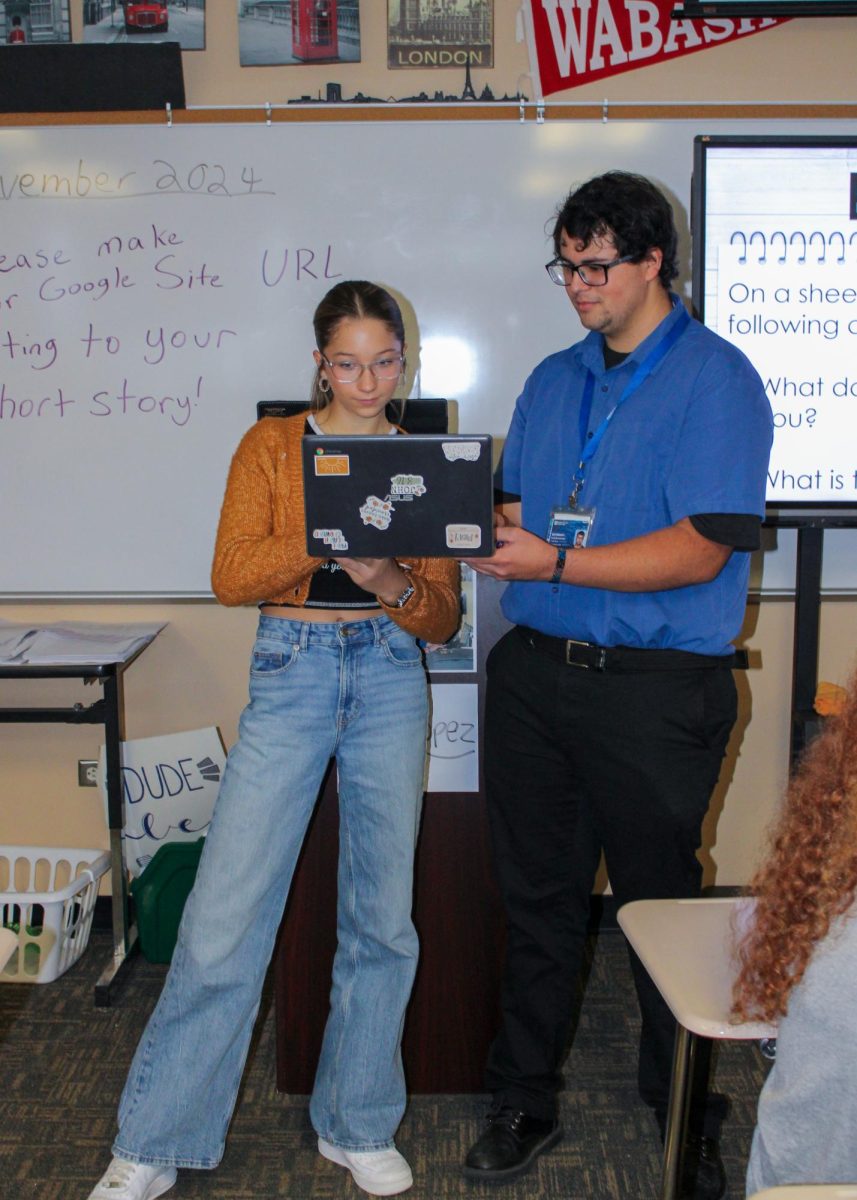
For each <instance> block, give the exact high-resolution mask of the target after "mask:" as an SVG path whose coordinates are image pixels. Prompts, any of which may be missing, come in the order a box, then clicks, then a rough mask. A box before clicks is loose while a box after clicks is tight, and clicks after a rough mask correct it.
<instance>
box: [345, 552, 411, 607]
mask: <svg viewBox="0 0 857 1200" xmlns="http://www.w3.org/2000/svg"><path fill="white" fill-rule="evenodd" d="M335 561H336V562H338V563H339V565H340V566H341V567H342V569H343V571H347V572H348V574H349V575H350V576H351V578H352V579H353V580H354V582H355V583H356V584H357V586H358V587H360V588H363V590H364V591H365V592H371V594H372V595H373V596H377V597H378V599H379V600H383V602H384V603H385V604H393V603H394V602H395V600H396V598H397V597H398V596H401V594H402V592H403V591H404V590H405V588H406V587H407V586H408V576H407V574H406V572H405V571H403V570H402V568H401V567H400V566H399V564H398V563H397V562H396V560H395V559H394V558H336V560H335Z"/></svg>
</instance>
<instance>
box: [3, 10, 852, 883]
mask: <svg viewBox="0 0 857 1200" xmlns="http://www.w3.org/2000/svg"><path fill="white" fill-rule="evenodd" d="M517 7H518V5H517V0H495V11H496V62H497V67H496V68H495V70H494V71H493V72H485V73H484V74H485V76H486V78H485V79H483V78H481V77H480V78H477V79H475V80H474V82H475V85H476V88H477V91H478V90H479V89H480V88H481V87H482V85H483V83H485V82H488V83H490V85H491V87H492V88H493V89H494V91H495V93H497V94H501V93H502V92H503V91H505V90H508V91H510V92H514V91H515V90H516V88H517V86H518V80H519V77H520V76H521V75H522V74H525V73H526V71H527V62H526V53H525V50H524V47H523V46H521V45H518V44H516V43H515V40H514V36H515V21H514V14H515V12H516V10H517ZM234 8H235V6H234V5H233V4H231V3H229V0H209V4H208V9H209V15H208V49H207V50H206V51H204V52H194V53H186V54H185V55H184V62H185V76H186V83H187V92H188V101H189V103H191V104H193V105H213V104H226V105H236V104H254V103H262V102H264V101H266V100H270V101H271V102H273V103H282V102H284V101H285V100H287V99H289V98H290V97H293V96H296V95H300V94H302V93H304V92H308V91H310V92H311V91H313V90H317V89H318V88H319V87H322V88H323V86H324V84H325V83H326V81H327V80H328V79H329V78H331V77H333V78H336V79H337V80H339V81H340V82H342V83H343V85H344V90H345V94H346V95H347V94H349V92H350V89H352V88H353V89H354V90H357V89H358V88H360V89H362V90H364V91H365V92H367V93H370V92H373V91H376V90H377V91H378V93H379V94H382V95H386V94H397V95H404V94H410V93H413V92H416V91H418V90H419V89H420V88H426V89H430V90H432V91H433V90H434V88H435V87H442V88H443V89H445V90H456V91H458V90H460V86H461V82H462V81H461V79H460V78H459V76H460V72H437V73H434V72H432V73H420V72H386V71H385V70H384V69H383V64H384V61H385V40H384V27H383V21H382V20H381V19H380V14H382V13H383V11H384V9H385V6H384V5H383V4H382V3H381V2H380V0H378V3H377V4H376V3H374V2H373V3H372V4H371V5H369V4H366V3H364V4H363V5H362V8H363V12H364V15H363V30H362V32H363V53H364V63H363V64H360V65H357V66H349V67H347V68H346V67H337V68H336V70H335V75H333V76H332V75H331V71H332V69H331V68H330V67H303V66H301V67H282V68H274V67H269V68H255V69H244V70H242V69H241V68H239V66H238V50H237V35H236V32H235V13H234ZM367 10H371V12H372V13H373V14H378V19H377V20H371V19H369V17H367V16H366V12H367ZM72 14H73V18H74V22H75V25H74V28H75V36H76V37H79V36H80V30H81V5H80V3H79V0H75V2H74V3H73V5H72ZM854 37H855V26H854V25H853V24H852V23H851V22H848V21H844V20H835V19H832V20H827V21H821V20H819V21H814V22H813V21H809V20H798V21H794V22H792V23H791V24H789V25H787V26H784V27H782V28H781V29H778V30H774V31H772V32H768V33H764V34H761V35H758V36H754V37H751V38H748V39H746V40H745V41H744V42H742V43H741V44H739V45H736V46H734V47H729V46H727V47H720V48H716V49H712V50H710V51H706V52H704V53H703V54H701V55H694V56H690V57H688V58H686V59H684V60H683V61H682V62H678V63H673V64H670V65H668V66H664V67H660V68H652V69H650V70H640V71H634V72H630V73H628V74H626V75H623V76H619V77H618V78H617V80H616V81H615V82H611V83H610V85H609V87H607V86H605V85H603V84H602V85H599V86H598V87H597V88H595V89H588V91H587V92H583V91H581V92H571V93H567V94H566V96H565V98H567V99H574V100H576V99H584V98H589V99H592V98H593V97H595V94H596V93H597V97H596V98H598V99H599V100H600V99H601V98H603V97H604V96H605V95H606V96H609V97H611V98H617V99H618V98H622V99H635V100H648V101H656V100H665V99H675V100H711V101H714V100H720V99H747V100H754V101H758V102H764V101H772V100H802V101H804V102H809V101H819V100H848V101H850V100H851V99H852V98H853V52H852V51H853V45H854ZM821 63H823V64H824V69H823V70H820V69H819V64H821ZM489 76H490V77H489ZM381 89H383V90H381ZM851 128H853V126H852V127H851ZM7 516H8V514H7ZM0 616H2V617H5V618H7V619H11V620H32V619H33V618H34V616H35V618H36V619H37V620H44V621H49V620H55V619H60V618H67V619H75V618H76V619H86V620H107V621H109V620H117V621H125V620H134V619H142V620H152V619H163V620H165V621H167V622H168V627H167V628H166V630H165V631H164V632H163V633H162V634H161V636H160V637H159V638H158V639H157V641H156V642H155V644H154V645H153V646H152V647H150V648H149V649H148V650H147V651H146V653H145V654H144V655H143V657H142V658H141V659H140V661H139V662H138V663H137V664H135V665H134V666H133V667H132V668H131V670H130V671H129V673H128V676H127V681H126V715H127V734H128V736H129V737H144V736H151V735H155V734H160V733H168V732H173V731H177V730H182V729H192V728H197V727H201V726H206V725H212V724H213V725H218V726H219V727H220V729H221V731H222V733H223V736H224V739H225V741H226V743H227V745H230V744H231V743H232V741H233V740H234V738H235V732H236V724H237V718H238V714H239V712H240V709H241V706H242V704H243V702H244V697H245V695H246V677H247V653H248V650H249V647H250V644H251V641H252V636H253V629H254V624H255V613H254V611H253V610H239V611H235V610H224V609H221V608H219V607H218V606H217V605H215V604H214V603H191V602H186V603H163V604H160V603H149V604H121V605H120V604H87V605H80V604H68V605H50V604H38V605H35V606H32V607H28V606H26V605H21V604H5V605H0ZM855 618H857V601H855V600H848V601H845V600H842V601H833V600H831V601H829V602H827V603H825V604H824V606H823V609H822V640H821V654H820V672H819V673H820V677H821V678H825V679H829V680H831V681H833V682H839V683H843V682H844V681H845V678H846V676H847V674H848V671H849V669H850V667H851V665H852V663H853V661H854V657H855V636H854V630H855ZM792 621H793V606H792V604H791V603H789V602H787V601H781V600H766V601H764V602H763V603H761V604H754V605H751V607H750V608H749V610H748V616H747V623H746V627H745V640H746V643H747V644H748V645H749V646H750V647H751V648H752V649H753V651H754V652H755V653H754V661H755V662H756V663H757V664H758V663H759V662H760V664H761V665H760V666H759V665H757V666H756V667H755V668H754V669H752V670H751V671H749V672H748V673H747V674H746V675H742V676H741V677H740V686H741V690H742V715H741V721H740V723H739V729H738V730H737V731H736V734H735V737H734V738H733V743H732V747H731V753H730V758H729V762H728V765H727V769H726V771H725V772H724V781H723V786H722V787H721V789H720V790H719V792H718V796H717V798H716V801H715V804H714V805H713V807H712V813H711V816H710V819H709V821H708V825H707V829H706V850H705V858H706V877H707V882H715V881H716V882H718V883H721V884H731V883H740V882H743V881H744V880H745V879H746V878H747V875H748V873H749V871H750V869H751V867H752V863H753V861H754V859H755V857H756V854H757V851H758V847H759V844H760V839H761V836H762V830H763V828H764V826H765V824H766V822H767V821H768V819H769V816H770V814H771V812H772V811H773V810H774V808H775V806H776V802H777V798H778V796H779V794H780V792H781V789H782V785H783V782H784V779H785V775H786V770H787V757H788V732H789V703H790V693H791V677H790V676H791V655H792ZM94 690H95V689H92V688H84V687H83V686H82V685H79V684H76V683H68V684H61V683H57V682H41V683H37V682H27V683H17V684H14V685H13V684H11V683H9V682H8V681H4V680H0V706H17V705H20V704H23V703H38V704H54V705H56V704H62V705H64V704H68V703H73V702H75V701H76V700H81V701H83V702H87V703H88V702H90V701H91V700H92V699H93V698H94V695H93V693H94ZM99 741H100V734H99V731H98V729H97V727H93V728H90V727H86V726H80V727H69V726H62V725H57V726H42V725H0V763H2V770H0V842H3V843H10V842H11V843H18V842H20V843H24V844H40V845H57V846H106V844H107V837H106V832H105V825H104V817H103V812H102V809H101V802H100V799H99V793H98V791H97V790H96V789H80V788H78V787H77V782H76V762H77V760H78V759H79V758H95V757H97V752H98V745H99ZM727 784H728V787H727V786H726V785H727ZM429 802H430V801H429Z"/></svg>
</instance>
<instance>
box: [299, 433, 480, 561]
mask: <svg viewBox="0 0 857 1200" xmlns="http://www.w3.org/2000/svg"><path fill="white" fill-rule="evenodd" d="M491 446H492V439H491V438H490V436H488V435H487V434H410V435H407V436H403V435H401V434H395V435H390V434H382V435H379V436H375V435H372V434H368V435H367V434H359V435H356V436H348V437H335V436H332V435H324V436H307V437H304V439H303V442H302V453H303V471H304V507H305V515H306V538H307V553H309V554H311V555H313V556H315V557H317V558H331V557H333V556H334V555H340V554H341V555H345V556H347V557H358V558H362V557H367V558H388V557H392V556H394V555H400V556H406V557H420V558H458V557H461V558H477V557H480V558H483V557H487V556H489V555H491V554H493V552H494V488H493V480H492V465H491Z"/></svg>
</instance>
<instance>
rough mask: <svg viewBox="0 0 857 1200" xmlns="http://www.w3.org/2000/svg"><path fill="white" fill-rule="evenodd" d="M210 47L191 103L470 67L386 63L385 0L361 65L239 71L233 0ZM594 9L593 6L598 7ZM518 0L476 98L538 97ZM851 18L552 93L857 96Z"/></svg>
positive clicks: (218, 13)
mask: <svg viewBox="0 0 857 1200" xmlns="http://www.w3.org/2000/svg"><path fill="white" fill-rule="evenodd" d="M206 7H207V15H206V49H205V50H204V51H187V52H185V53H184V55H183V60H184V76H185V87H186V90H187V102H188V104H190V105H224V104H225V105H240V104H265V103H266V102H270V103H272V104H283V103H285V102H286V101H288V100H294V99H297V98H298V97H300V96H303V95H318V94H319V92H321V93H322V94H323V93H324V88H325V85H326V84H327V82H328V81H329V80H335V81H336V82H339V83H341V84H342V88H343V95H345V96H351V95H354V94H355V93H356V92H358V91H362V92H363V93H364V94H366V95H375V96H379V97H382V98H384V99H386V98H387V97H391V96H392V97H394V98H401V97H404V96H412V95H416V94H418V93H419V92H421V91H426V92H427V93H428V94H429V95H432V94H433V93H434V92H435V90H436V89H440V90H442V91H443V92H444V93H449V94H453V95H460V93H461V90H462V87H463V84H464V73H463V71H462V70H460V69H453V70H440V69H438V70H431V71H422V70H397V71H388V70H387V69H386V61H387V45H386V11H387V4H386V2H385V0H363V3H361V5H360V10H361V18H360V19H361V52H362V61H361V62H359V63H349V64H339V63H337V64H333V65H330V64H327V65H324V66H313V65H300V66H286V67H243V68H242V67H240V66H239V64H238V37H237V32H236V12H237V7H238V6H237V4H236V3H235V0H208V3H207V6H206ZM593 7H594V6H593ZM519 8H520V4H519V0H494V29H495V37H494V42H495V45H494V63H495V65H494V68H493V69H492V70H490V71H489V70H483V71H476V72H474V75H473V86H474V88H475V90H476V93H477V95H478V94H479V93H480V92H481V90H482V88H483V87H484V86H485V84H488V85H489V87H490V88H491V90H492V91H493V93H494V95H495V96H502V95H504V94H509V95H512V96H514V95H516V94H517V93H518V91H519V89H520V91H522V92H523V93H524V94H525V95H529V96H530V97H531V98H532V96H533V89H532V86H531V85H530V81H529V79H528V78H527V75H528V73H529V69H530V68H529V60H528V57H527V49H526V45H525V43H523V42H518V41H516V23H517V14H518V10H519ZM71 12H72V28H73V35H72V36H73V38H74V39H75V40H80V39H81V37H82V29H83V16H82V13H83V4H82V0H71ZM855 37H857V25H855V22H854V19H853V18H852V19H849V18H837V17H827V18H815V19H808V18H804V19H798V20H793V21H790V22H787V23H786V24H784V25H781V26H779V27H777V28H774V29H770V30H766V31H765V32H762V33H759V34H753V35H751V36H749V37H744V38H742V39H740V40H739V41H737V42H734V43H731V44H729V45H724V46H716V47H714V48H712V49H709V50H704V51H701V52H700V53H698V54H689V55H687V56H685V57H684V58H680V59H678V60H676V61H672V62H668V63H665V64H664V65H662V66H656V67H648V68H647V67H644V68H641V69H639V70H635V71H628V72H626V73H624V74H622V75H617V76H616V77H615V78H612V79H609V80H602V81H600V82H599V83H597V84H592V85H589V86H587V87H582V88H573V89H571V90H569V91H567V92H559V93H557V94H556V95H555V96H552V97H551V100H557V101H566V102H567V101H578V100H581V101H582V100H589V101H591V100H597V101H599V102H600V101H601V100H602V99H604V98H605V97H608V98H609V99H610V100H640V101H690V102H711V103H716V102H719V101H730V100H733V101H755V102H759V103H762V102H770V101H787V100H797V101H803V102H810V101H815V102H823V101H828V100H829V101H840V102H843V101H848V102H853V101H854V100H855V91H854V44H855Z"/></svg>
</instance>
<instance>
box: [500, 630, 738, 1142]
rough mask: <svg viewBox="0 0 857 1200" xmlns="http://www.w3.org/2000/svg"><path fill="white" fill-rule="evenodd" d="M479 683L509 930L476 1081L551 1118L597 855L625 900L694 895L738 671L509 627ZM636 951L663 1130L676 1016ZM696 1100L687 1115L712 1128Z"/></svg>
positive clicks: (643, 1046)
mask: <svg viewBox="0 0 857 1200" xmlns="http://www.w3.org/2000/svg"><path fill="white" fill-rule="evenodd" d="M661 657H662V656H661ZM639 658H640V656H639V655H638V656H637V659H636V660H635V662H637V661H638V660H639ZM700 661H705V660H700ZM487 678H488V691H487V699H486V715H485V775H486V785H487V795H488V811H489V820H490V827H491V835H492V840H493V848H494V855H495V865H496V870H497V876H498V882H499V885H500V890H501V893H502V897H503V902H504V905H505V910H506V920H507V930H508V940H507V951H506V964H505V971H504V980H503V989H502V1021H501V1028H500V1032H499V1034H498V1036H497V1038H496V1040H495V1042H494V1045H493V1046H492V1049H491V1052H490V1055H489V1061H488V1069H487V1077H486V1082H487V1086H488V1089H489V1091H491V1092H493V1093H494V1097H495V1100H497V1101H498V1102H501V1103H507V1104H510V1105H511V1106H512V1107H514V1108H516V1109H523V1110H524V1111H526V1112H529V1113H531V1114H532V1115H533V1116H538V1117H544V1118H552V1117H553V1116H554V1114H555V1112H556V1104H557V1101H556V1093H557V1091H558V1090H559V1087H560V1085H561V1077H560V1068H561V1065H562V1061H563V1059H564V1057H565V1054H566V1052H567V1049H568V1045H567V1042H568V1037H569V1033H570V1026H571V1019H572V1013H573V1002H574V993H575V986H576V982H577V979H578V976H579V973H580V969H581V959H582V954H583V949H584V944H585V939H586V928H587V921H588V917H589V905H590V895H591V891H592V885H593V881H594V877H595V873H596V871H597V868H598V863H599V859H600V854H601V851H602V850H603V851H604V855H605V859H606V864H607V871H608V875H609V878H610V883H611V886H612V889H613V893H614V895H615V897H616V901H617V904H618V905H620V906H621V905H622V904H625V903H627V902H628V901H630V900H641V899H653V898H664V897H692V896H696V895H698V894H699V890H700V884H701V878H702V869H701V866H700V864H699V861H698V859H697V857H696V851H697V849H698V847H699V845H700V841H701V826H702V821H703V819H704V817H705V815H706V812H707V809H708V804H709V801H710V798H711V793H712V790H713V788H714V786H715V784H716V782H717V777H718V774H719V770H720V765H721V762H722V759H723V755H724V752H725V749H726V743H727V741H728V739H729V734H730V731H731V729H732V726H733V724H734V722H735V717H736V712H737V704H736V689H735V681H734V679H733V677H732V673H731V671H730V670H728V669H726V668H723V667H708V666H707V667H701V668H700V667H696V666H694V667H692V668H690V669H676V670H662V669H660V670H647V669H633V670H615V671H613V670H606V671H596V670H591V669H585V668H581V667H576V666H569V665H566V664H565V663H564V662H563V661H561V660H559V659H556V658H553V657H549V656H548V655H547V654H546V653H544V651H542V650H540V649H538V648H536V647H534V646H533V645H531V644H530V643H529V642H528V641H527V640H526V638H525V636H524V631H522V630H520V629H518V628H516V629H512V630H511V631H509V633H507V634H506V635H505V636H504V637H503V638H502V639H501V640H500V641H499V642H498V643H497V645H496V646H495V647H494V648H493V649H492V651H491V653H490V655H489V657H488V664H487ZM629 952H630V951H629ZM630 953H631V965H632V969H633V975H634V983H635V987H636V992H637V998H638V1002H639V1005H640V1012H641V1015H642V1032H641V1039H640V1055H639V1066H638V1082H639V1089H640V1095H641V1096H642V1098H643V1100H645V1101H646V1103H647V1104H649V1105H650V1106H651V1107H652V1108H653V1109H654V1111H655V1115H656V1117H657V1118H658V1120H659V1123H660V1124H661V1126H663V1120H664V1116H665V1113H666V1109H667V1102H668V1098H669V1081H670V1072H671V1065H672V1054H673V1045H674V1038H675V1022H674V1020H673V1017H672V1014H671V1013H670V1011H669V1009H668V1008H667V1006H666V1005H665V1003H664V1002H663V1000H662V999H661V996H660V993H659V992H658V990H657V988H656V987H655V986H654V984H653V983H652V982H651V980H650V978H649V976H648V973H647V972H646V970H645V968H644V967H643V966H642V964H641V963H640V961H639V960H638V959H637V957H636V955H635V954H633V952H630ZM706 1073H707V1072H706ZM703 1090H704V1089H703ZM694 1107H695V1111H692V1117H691V1120H692V1123H693V1124H694V1126H696V1127H697V1128H698V1129H699V1131H700V1132H706V1133H711V1134H715V1135H716V1132H717V1130H716V1128H712V1127H711V1123H710V1122H709V1121H707V1120H704V1119H703V1116H702V1113H701V1110H700V1104H699V1103H697V1104H695V1106H694ZM715 1123H719V1122H717V1121H716V1118H715Z"/></svg>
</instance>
